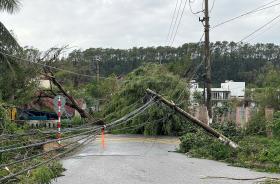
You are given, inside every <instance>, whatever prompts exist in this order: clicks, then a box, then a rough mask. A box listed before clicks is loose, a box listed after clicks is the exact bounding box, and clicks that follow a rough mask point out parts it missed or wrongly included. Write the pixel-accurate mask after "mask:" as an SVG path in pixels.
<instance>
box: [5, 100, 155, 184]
mask: <svg viewBox="0 0 280 184" xmlns="http://www.w3.org/2000/svg"><path fill="white" fill-rule="evenodd" d="M154 103H155V101H154V98H152V99H150V100H149V101H148V102H147V103H145V104H144V105H142V106H141V107H139V108H137V109H136V110H134V111H132V112H130V113H128V114H127V115H125V116H123V117H122V118H120V119H118V120H115V121H113V122H111V123H108V124H107V125H106V126H105V125H104V126H98V127H87V128H83V127H77V128H75V129H70V130H67V131H65V132H75V131H82V132H79V133H77V134H73V135H69V136H66V137H62V138H61V139H60V140H61V141H65V140H70V139H74V140H72V141H69V142H68V143H65V144H62V145H61V146H59V147H57V148H54V149H51V150H49V151H45V152H41V153H38V154H36V155H31V156H29V157H26V158H22V159H19V160H15V161H11V162H8V163H4V164H1V165H0V169H7V167H8V166H13V165H15V164H20V163H23V162H26V161H30V160H33V159H35V158H38V157H42V156H45V155H48V154H50V153H53V152H56V151H61V150H64V149H65V148H68V149H66V150H64V151H63V152H61V153H58V154H56V155H55V156H53V157H51V158H48V159H46V160H44V161H42V162H39V163H37V164H35V165H31V166H29V167H27V168H25V169H23V170H20V171H18V172H16V173H10V174H9V175H7V176H4V177H2V178H0V183H3V182H7V181H8V180H10V179H13V178H15V177H16V176H19V175H22V174H24V173H26V172H28V171H30V170H33V169H35V168H37V167H40V166H42V165H45V164H48V163H49V162H51V161H54V160H56V159H58V158H60V157H62V156H64V155H66V154H68V153H70V152H72V151H73V150H75V149H77V148H79V147H81V146H82V145H84V144H86V143H88V142H91V141H92V140H94V139H95V137H96V135H97V134H99V133H100V131H101V130H102V129H104V128H110V129H112V128H113V127H116V126H118V125H121V124H124V123H127V122H128V121H129V120H131V119H132V118H135V117H136V116H138V115H140V114H141V113H143V112H144V111H145V110H146V109H148V108H149V107H151V106H152V105H153V104H154ZM12 135H13V134H6V135H1V137H5V136H8V137H13V136H12ZM28 135H34V132H32V133H23V134H19V135H15V136H14V137H18V136H28ZM57 141H58V139H51V140H46V141H40V142H35V143H31V144H27V145H21V146H10V147H0V154H3V153H8V152H14V151H18V150H22V149H31V148H34V147H39V146H43V145H45V144H48V143H54V142H57ZM80 141H82V143H79V142H80ZM70 146H72V147H70Z"/></svg>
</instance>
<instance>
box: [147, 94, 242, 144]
mask: <svg viewBox="0 0 280 184" xmlns="http://www.w3.org/2000/svg"><path fill="white" fill-rule="evenodd" d="M146 91H147V92H148V93H149V94H151V95H152V96H153V97H155V100H159V101H161V102H162V103H164V104H165V105H167V106H168V107H170V108H171V109H174V110H175V111H176V112H177V113H179V114H180V115H182V116H183V117H185V118H187V119H188V120H190V121H191V122H192V123H194V124H196V125H198V126H199V127H201V128H203V129H204V130H205V131H206V132H208V133H210V134H211V135H213V136H214V137H216V138H218V139H219V140H220V141H222V142H224V143H225V144H228V145H229V146H231V147H232V148H234V149H236V148H238V145H237V144H236V143H235V142H233V141H232V140H230V139H229V138H227V137H226V136H224V135H223V134H221V133H219V132H218V131H216V130H215V129H213V128H211V127H210V126H209V125H207V124H205V123H203V122H202V121H200V120H199V119H197V118H195V117H194V116H192V115H191V114H189V113H187V112H186V111H184V110H183V109H181V108H180V107H178V106H177V105H176V104H174V103H172V102H170V101H168V100H167V99H165V98H164V97H162V96H161V95H159V94H157V93H156V92H154V91H152V90H150V89H146Z"/></svg>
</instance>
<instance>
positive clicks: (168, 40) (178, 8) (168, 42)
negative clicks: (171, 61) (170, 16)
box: [167, 0, 183, 45]
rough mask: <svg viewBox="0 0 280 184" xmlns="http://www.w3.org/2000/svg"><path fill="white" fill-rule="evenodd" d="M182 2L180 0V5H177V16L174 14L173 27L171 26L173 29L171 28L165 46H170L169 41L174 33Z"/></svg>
mask: <svg viewBox="0 0 280 184" xmlns="http://www.w3.org/2000/svg"><path fill="white" fill-rule="evenodd" d="M182 2H183V0H180V5H179V8H178V10H177V14H176V17H175V22H174V26H173V28H172V31H171V35H170V38H169V39H168V44H167V45H170V42H171V40H172V37H173V33H174V31H175V27H176V25H177V20H178V17H179V14H180V10H181V6H182Z"/></svg>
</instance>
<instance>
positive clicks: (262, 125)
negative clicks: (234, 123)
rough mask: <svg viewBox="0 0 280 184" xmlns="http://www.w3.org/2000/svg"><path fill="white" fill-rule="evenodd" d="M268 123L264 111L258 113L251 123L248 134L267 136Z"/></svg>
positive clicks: (247, 129) (247, 130) (248, 126)
mask: <svg viewBox="0 0 280 184" xmlns="http://www.w3.org/2000/svg"><path fill="white" fill-rule="evenodd" d="M266 124H267V121H266V119H265V116H264V111H259V112H256V113H255V114H254V115H253V116H252V118H251V120H250V121H249V123H248V125H247V128H246V133H247V134H249V135H263V136H264V135H266V128H267V126H266Z"/></svg>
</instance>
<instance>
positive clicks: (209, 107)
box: [200, 0, 212, 123]
mask: <svg viewBox="0 0 280 184" xmlns="http://www.w3.org/2000/svg"><path fill="white" fill-rule="evenodd" d="M204 3H205V9H204V18H203V19H202V20H200V21H202V22H205V23H204V36H205V43H204V47H205V48H204V49H205V51H204V52H205V57H204V64H205V85H206V102H205V105H206V107H207V111H208V117H209V123H211V121H212V104H211V60H210V39H209V29H210V25H209V6H208V0H204Z"/></svg>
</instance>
